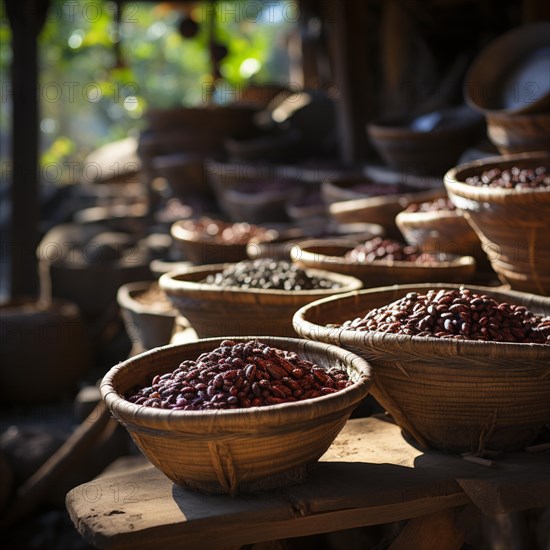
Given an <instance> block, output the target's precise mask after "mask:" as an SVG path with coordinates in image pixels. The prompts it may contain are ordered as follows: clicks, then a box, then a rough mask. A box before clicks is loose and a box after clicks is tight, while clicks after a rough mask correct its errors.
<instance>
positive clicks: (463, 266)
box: [292, 239, 476, 288]
mask: <svg viewBox="0 0 550 550" xmlns="http://www.w3.org/2000/svg"><path fill="white" fill-rule="evenodd" d="M355 246H356V243H354V242H352V241H344V240H337V239H334V240H325V241H323V240H310V241H303V242H300V243H297V244H296V246H295V247H294V249H293V250H292V258H293V260H294V261H295V262H296V263H297V264H298V265H299V266H300V267H302V268H313V269H321V270H325V271H333V272H335V273H341V274H343V275H348V276H350V277H355V278H357V279H359V280H360V281H361V282H362V283H363V286H364V287H365V288H369V287H374V286H381V285H387V284H406V283H416V282H418V283H424V282H430V281H440V282H459V283H461V282H466V281H469V280H470V279H471V278H472V276H473V274H474V273H475V270H476V263H475V260H474V258H472V257H471V256H457V257H453V258H452V259H450V260H446V261H442V262H437V263H436V262H432V263H413V262H398V261H392V262H388V261H381V260H380V261H374V262H370V263H368V264H355V263H350V262H346V261H345V260H344V258H343V256H344V255H345V254H346V252H349V251H350V250H352V249H353V248H355Z"/></svg>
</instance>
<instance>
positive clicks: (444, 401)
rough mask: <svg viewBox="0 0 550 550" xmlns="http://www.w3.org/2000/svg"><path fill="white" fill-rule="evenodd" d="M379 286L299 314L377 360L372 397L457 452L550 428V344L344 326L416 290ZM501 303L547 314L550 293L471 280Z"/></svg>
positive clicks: (317, 334)
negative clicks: (538, 293)
mask: <svg viewBox="0 0 550 550" xmlns="http://www.w3.org/2000/svg"><path fill="white" fill-rule="evenodd" d="M430 288H458V287H456V286H452V285H444V284H423V285H402V286H397V285H396V286H394V287H383V288H374V289H370V290H363V291H360V292H354V293H349V294H347V295H343V296H340V297H334V298H328V299H324V300H319V301H317V302H314V303H312V304H308V305H307V306H304V307H303V308H302V309H300V310H299V311H298V312H297V313H296V315H295V316H294V325H295V328H296V331H297V332H298V333H299V334H300V335H301V336H303V337H305V338H310V339H312V340H317V341H321V342H326V343H331V344H336V345H339V346H342V347H343V348H345V349H347V350H350V351H353V352H354V353H357V354H359V355H361V356H362V357H364V358H365V359H367V360H368V361H370V363H371V364H372V367H373V371H374V385H373V388H372V394H373V396H374V397H375V398H376V399H377V400H378V401H379V402H380V404H381V405H383V406H384V407H385V408H386V410H387V411H389V412H390V413H391V415H392V416H393V418H394V419H395V421H396V422H397V423H398V424H399V425H400V426H401V427H402V428H404V429H405V430H406V431H407V432H409V433H410V434H411V435H412V436H413V437H414V438H415V439H416V440H417V441H418V443H419V444H420V445H422V446H423V447H434V448H438V449H446V450H450V451H455V452H468V451H473V452H476V451H482V450H489V449H490V450H514V449H522V448H524V447H525V446H526V445H529V444H530V443H531V442H533V441H534V440H535V439H536V437H537V435H538V434H539V433H540V432H541V431H542V430H543V429H544V427H545V426H550V346H547V345H543V344H510V343H497V342H476V341H464V340H462V341H459V340H442V339H438V338H422V337H418V336H404V335H396V334H386V333H377V332H356V331H351V330H344V329H341V328H331V327H327V324H335V325H339V324H341V323H343V322H344V321H346V320H347V319H354V318H356V317H363V316H364V315H365V314H366V313H367V312H368V311H370V310H371V309H374V308H377V307H380V306H383V305H386V304H389V303H391V302H393V301H395V300H398V299H399V298H402V297H403V296H405V295H406V294H407V292H410V291H411V290H415V291H418V292H425V291H427V290H428V289H430ZM468 288H470V289H472V290H473V291H479V292H480V293H481V294H487V295H489V296H491V297H493V298H495V299H496V300H497V301H499V302H508V303H513V304H521V305H525V306H526V307H528V308H529V309H530V310H531V311H533V312H535V313H544V314H546V315H549V314H550V299H549V298H545V297H542V296H535V295H531V294H525V293H520V292H514V291H497V290H494V289H491V288H486V287H476V286H468Z"/></svg>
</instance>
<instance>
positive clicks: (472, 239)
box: [395, 210, 490, 271]
mask: <svg viewBox="0 0 550 550" xmlns="http://www.w3.org/2000/svg"><path fill="white" fill-rule="evenodd" d="M395 223H396V224H397V227H399V230H400V231H401V233H403V235H404V236H405V239H406V240H407V242H408V243H410V244H415V245H418V246H420V247H422V250H423V251H425V252H428V253H430V252H435V253H439V252H441V253H446V254H455V255H457V256H473V257H474V258H475V260H476V263H477V265H478V267H479V268H481V269H483V268H485V269H483V271H487V268H489V270H490V264H489V260H488V259H487V254H485V252H484V251H483V248H482V246H481V241H480V240H479V237H478V236H477V234H476V232H475V231H474V230H473V229H472V227H471V226H470V224H469V223H468V221H467V220H466V218H465V217H464V216H463V215H462V213H461V212H460V211H459V210H438V211H435V212H400V213H399V214H397V216H396V218H395Z"/></svg>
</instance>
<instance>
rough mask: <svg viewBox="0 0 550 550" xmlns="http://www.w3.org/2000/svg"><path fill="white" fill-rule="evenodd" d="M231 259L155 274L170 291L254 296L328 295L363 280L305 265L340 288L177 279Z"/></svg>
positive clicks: (216, 270)
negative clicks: (251, 285)
mask: <svg viewBox="0 0 550 550" xmlns="http://www.w3.org/2000/svg"><path fill="white" fill-rule="evenodd" d="M235 263H236V262H234V263H225V264H211V265H199V266H194V267H190V268H188V269H185V270H176V271H170V272H168V273H165V274H164V275H161V277H160V278H159V285H160V287H161V288H162V289H163V290H165V291H166V292H167V293H170V294H172V295H176V296H177V295H186V294H187V291H195V292H200V291H205V292H210V293H216V294H220V295H223V296H224V297H227V296H228V295H231V294H232V295H240V294H248V295H255V296H257V297H258V298H259V297H261V296H319V297H322V296H330V295H332V294H334V293H335V292H340V293H342V292H347V291H348V289H349V291H352V290H359V289H360V288H363V283H362V282H361V281H360V280H359V279H357V278H356V277H352V276H350V275H342V274H340V273H334V272H331V271H324V270H321V269H309V268H308V269H305V270H304V271H306V273H308V274H310V275H315V276H317V277H322V278H323V279H328V280H329V281H333V282H339V283H342V287H341V288H320V289H312V290H278V289H264V288H241V287H237V286H235V287H229V286H219V285H213V284H210V283H199V282H195V281H187V280H183V281H182V280H178V279H177V277H184V276H185V275H194V274H200V273H204V274H205V275H208V274H213V273H219V272H221V271H223V270H224V269H225V268H226V267H228V266H232V265H235Z"/></svg>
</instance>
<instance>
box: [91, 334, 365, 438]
mask: <svg viewBox="0 0 550 550" xmlns="http://www.w3.org/2000/svg"><path fill="white" fill-rule="evenodd" d="M255 339H257V340H259V341H261V342H264V343H267V344H269V345H271V346H273V347H277V346H281V345H282V346H283V348H282V349H289V350H291V351H295V352H296V353H300V352H304V351H307V352H314V353H315V352H318V353H320V354H322V353H327V352H328V353H330V354H331V356H332V357H334V358H336V359H337V360H339V361H341V362H342V363H344V364H346V365H349V364H351V365H353V366H354V368H355V369H356V370H357V372H358V373H359V379H358V380H357V381H355V382H353V384H352V385H351V386H349V387H347V388H344V389H342V390H339V391H338V392H335V393H332V394H328V395H323V396H321V397H316V398H314V399H307V400H304V401H295V402H290V403H280V404H277V405H267V406H263V407H248V408H238V409H227V410H203V411H179V410H171V409H157V408H153V407H147V406H144V405H136V404H134V403H131V402H130V401H128V400H126V399H125V398H124V397H122V396H121V395H120V394H119V393H118V392H117V389H116V379H117V376H119V375H120V373H121V372H123V371H125V370H128V369H131V368H132V367H133V366H135V365H136V363H141V362H143V361H146V360H147V359H149V358H150V357H153V356H160V355H163V354H167V353H170V352H174V351H176V350H180V349H185V348H192V347H194V346H197V347H199V348H202V347H203V346H205V345H207V344H210V343H211V344H212V346H210V348H211V349H215V348H216V347H218V345H219V344H220V343H221V342H222V341H223V340H233V341H235V342H245V341H250V340H255ZM200 353H202V352H199V354H200ZM174 368H175V367H174ZM372 384H373V372H372V367H371V365H370V363H368V362H367V361H366V360H365V359H364V358H362V357H360V356H359V355H356V354H354V353H352V352H350V351H348V350H344V349H342V348H339V347H337V346H334V345H331V344H326V343H323V342H313V341H311V340H305V339H302V338H284V337H275V336H235V337H232V336H224V337H219V336H218V337H214V338H201V339H199V340H197V341H195V342H188V343H185V344H171V345H168V346H162V347H159V348H155V349H152V350H149V351H146V352H144V353H141V354H139V355H136V356H134V357H131V358H130V359H127V360H126V361H123V362H121V363H119V364H118V365H116V366H114V367H112V368H111V369H110V370H109V371H108V372H107V373H106V374H105V376H104V377H103V379H102V381H101V384H100V392H101V397H102V399H103V400H104V401H105V403H106V404H107V406H108V408H109V409H110V410H111V411H112V412H113V413H114V414H115V415H116V416H117V417H118V418H120V419H121V420H122V421H123V422H126V421H128V422H130V423H133V424H134V425H138V426H141V427H147V426H148V427H150V428H153V429H154V428H157V427H159V424H160V423H162V422H163V421H164V422H167V421H169V422H170V424H171V425H172V427H173V429H174V430H175V431H177V428H178V427H179V428H180V429H181V430H183V431H185V429H186V428H190V429H192V428H200V427H201V426H203V425H207V426H209V427H211V426H212V424H213V422H215V423H216V428H217V429H223V428H231V427H232V424H233V422H234V421H235V420H242V419H243V418H248V419H249V420H254V419H258V420H261V419H264V418H269V416H270V415H271V413H272V412H274V411H277V412H278V420H277V422H276V423H274V425H275V424H277V425H280V424H284V423H285V422H286V421H288V420H294V421H297V420H298V419H299V418H298V417H299V416H302V415H303V416H306V415H307V416H309V417H312V418H317V417H322V416H324V415H326V414H327V413H330V412H335V411H337V410H338V405H343V404H346V405H348V404H349V403H350V402H351V401H352V400H357V401H360V400H361V399H363V398H364V397H366V395H367V394H368V392H369V391H370V388H371V386H372ZM330 405H332V408H329V406H330ZM174 424H176V426H174Z"/></svg>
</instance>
